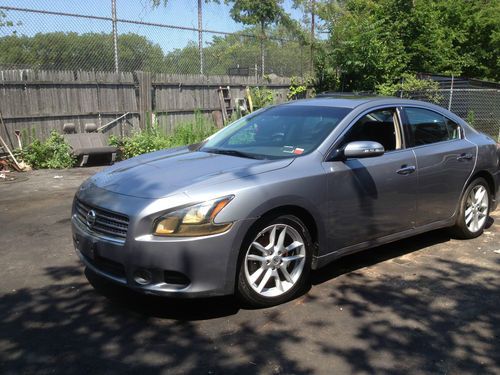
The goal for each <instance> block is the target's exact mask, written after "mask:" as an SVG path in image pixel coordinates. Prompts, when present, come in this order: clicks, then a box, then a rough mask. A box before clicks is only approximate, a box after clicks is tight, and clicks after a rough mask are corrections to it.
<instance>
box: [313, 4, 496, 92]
mask: <svg viewBox="0 0 500 375" xmlns="http://www.w3.org/2000/svg"><path fill="white" fill-rule="evenodd" d="M318 9H319V14H320V16H321V17H322V19H323V20H324V22H325V23H326V24H327V25H328V26H329V30H330V36H329V38H328V39H327V40H326V41H324V42H323V43H322V44H321V51H320V53H318V55H317V64H316V66H317V75H318V81H319V83H320V85H322V86H323V88H328V89H339V88H343V89H345V90H372V89H374V88H375V87H376V86H377V85H380V84H383V83H387V82H389V83H391V82H394V81H395V80H397V79H399V78H400V77H401V75H402V74H403V73H412V72H430V73H437V74H455V75H459V74H461V75H465V76H470V77H476V78H486V79H493V80H500V58H499V54H498V51H499V50H500V17H498V14H500V2H499V1H498V0H478V1H469V0H440V1H438V0H413V1H407V0H377V1H375V0H345V1H339V2H331V1H324V2H321V1H320V2H319V4H318Z"/></svg>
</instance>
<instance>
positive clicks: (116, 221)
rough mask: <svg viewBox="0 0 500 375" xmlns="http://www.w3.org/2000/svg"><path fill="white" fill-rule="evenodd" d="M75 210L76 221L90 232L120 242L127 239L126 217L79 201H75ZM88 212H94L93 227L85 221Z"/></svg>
mask: <svg viewBox="0 0 500 375" xmlns="http://www.w3.org/2000/svg"><path fill="white" fill-rule="evenodd" d="M75 209H76V212H75V213H76V217H77V219H78V220H79V221H80V222H81V223H82V224H83V225H84V226H85V227H87V229H88V230H89V231H90V232H93V233H96V234H98V235H102V236H106V237H111V238H118V239H121V240H124V239H125V238H126V237H127V230H128V217H126V216H124V215H120V214H117V213H115V212H111V211H107V210H104V209H102V208H97V207H93V206H90V205H88V204H86V203H83V202H82V201H80V200H77V201H76V205H75ZM90 211H94V213H95V221H94V223H93V225H91V224H90V223H89V220H88V219H87V215H89V212H90Z"/></svg>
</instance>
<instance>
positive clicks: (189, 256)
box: [71, 197, 252, 297]
mask: <svg viewBox="0 0 500 375" xmlns="http://www.w3.org/2000/svg"><path fill="white" fill-rule="evenodd" d="M108 198H109V197H108ZM114 199H120V198H117V197H114ZM127 200H128V201H129V203H130V198H129V197H127ZM101 201H102V200H101ZM108 202H109V200H108ZM87 203H89V204H91V203H92V202H88V201H87ZM132 206H133V205H132ZM100 207H102V205H101V206H100ZM129 207H130V205H129ZM128 216H129V217H130V225H129V233H128V234H127V238H126V239H125V240H123V241H116V240H114V239H112V238H106V237H105V236H100V235H98V234H96V233H94V232H92V231H91V230H89V228H88V227H87V226H86V225H85V224H83V223H82V222H81V220H79V219H78V217H77V215H76V214H75V208H74V207H73V214H72V219H71V222H72V232H73V243H74V246H75V249H76V252H77V254H78V256H79V257H80V259H81V260H82V262H83V263H84V264H85V265H86V266H87V267H88V268H90V269H91V270H92V271H94V272H95V273H97V274H99V275H100V276H102V277H104V278H106V279H108V280H111V281H113V282H115V283H118V284H121V285H125V286H127V287H129V288H132V289H134V290H136V291H139V292H142V293H146V294H155V295H162V296H173V297H208V296H217V295H227V294H232V293H234V287H235V279H236V268H237V263H238V254H239V250H240V247H241V243H242V241H243V238H244V235H245V233H246V231H247V230H248V228H249V227H250V225H251V222H252V221H251V220H242V221H237V222H235V223H234V224H233V226H232V227H231V229H229V230H228V231H227V232H225V233H221V234H217V235H213V236H206V237H193V238H168V237H157V236H152V235H138V236H134V233H133V228H134V220H135V218H134V217H133V216H132V215H130V214H129V215H128Z"/></svg>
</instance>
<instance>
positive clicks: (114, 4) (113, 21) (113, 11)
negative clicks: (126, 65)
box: [111, 0, 118, 73]
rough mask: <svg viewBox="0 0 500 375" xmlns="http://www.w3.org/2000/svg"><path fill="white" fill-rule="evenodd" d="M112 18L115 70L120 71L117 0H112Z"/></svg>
mask: <svg viewBox="0 0 500 375" xmlns="http://www.w3.org/2000/svg"><path fill="white" fill-rule="evenodd" d="M111 18H112V21H111V22H112V23H113V50H114V54H115V72H116V73H118V28H117V26H116V0H111Z"/></svg>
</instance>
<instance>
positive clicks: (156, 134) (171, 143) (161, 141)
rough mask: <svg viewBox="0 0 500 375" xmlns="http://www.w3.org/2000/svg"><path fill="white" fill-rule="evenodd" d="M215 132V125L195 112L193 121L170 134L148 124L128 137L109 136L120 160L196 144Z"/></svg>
mask: <svg viewBox="0 0 500 375" xmlns="http://www.w3.org/2000/svg"><path fill="white" fill-rule="evenodd" d="M216 130H217V128H216V126H215V124H214V123H213V122H212V121H211V120H209V119H207V118H206V117H205V116H204V115H203V114H202V113H200V112H196V113H195V116H194V120H193V121H189V122H184V123H180V124H178V125H176V126H175V128H174V130H173V132H172V134H170V135H169V134H166V132H165V131H163V130H162V129H161V128H160V126H159V125H158V123H153V124H148V125H147V127H146V129H144V130H142V131H138V132H136V133H134V134H133V135H132V136H130V137H125V138H122V139H120V138H118V137H116V136H111V137H110V139H109V143H110V145H113V146H117V147H118V148H119V149H120V155H119V156H120V158H121V159H128V158H131V157H134V156H138V155H141V154H145V153H148V152H153V151H158V150H161V149H164V148H170V147H176V146H183V145H188V144H193V143H198V142H201V141H202V140H204V139H205V138H207V137H209V136H210V135H212V134H213V133H215V131H216Z"/></svg>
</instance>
